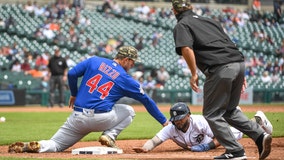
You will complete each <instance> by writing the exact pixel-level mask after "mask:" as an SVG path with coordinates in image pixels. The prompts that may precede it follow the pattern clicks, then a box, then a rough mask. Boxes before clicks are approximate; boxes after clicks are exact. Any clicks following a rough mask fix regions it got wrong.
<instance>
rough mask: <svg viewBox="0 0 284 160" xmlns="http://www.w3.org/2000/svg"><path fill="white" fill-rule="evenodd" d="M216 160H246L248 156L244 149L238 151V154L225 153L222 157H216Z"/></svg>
mask: <svg viewBox="0 0 284 160" xmlns="http://www.w3.org/2000/svg"><path fill="white" fill-rule="evenodd" d="M214 159H219V160H226V159H234V160H246V159H247V156H246V154H245V151H244V150H243V149H242V150H240V151H237V152H232V153H224V154H222V155H220V156H217V157H214Z"/></svg>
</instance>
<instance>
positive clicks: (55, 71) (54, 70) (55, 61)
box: [47, 56, 67, 76]
mask: <svg viewBox="0 0 284 160" xmlns="http://www.w3.org/2000/svg"><path fill="white" fill-rule="evenodd" d="M47 67H48V68H49V70H50V72H51V75H52V76H62V75H63V74H64V71H65V69H67V63H66V60H65V59H64V58H63V57H61V56H60V57H57V56H53V57H51V58H50V60H49V63H48V66H47Z"/></svg>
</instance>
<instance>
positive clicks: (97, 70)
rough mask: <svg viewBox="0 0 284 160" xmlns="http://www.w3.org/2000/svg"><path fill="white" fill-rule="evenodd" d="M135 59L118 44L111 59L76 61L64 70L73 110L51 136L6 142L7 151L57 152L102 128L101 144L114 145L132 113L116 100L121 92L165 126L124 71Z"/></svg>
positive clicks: (132, 50)
mask: <svg viewBox="0 0 284 160" xmlns="http://www.w3.org/2000/svg"><path fill="white" fill-rule="evenodd" d="M137 60H138V51H137V50H136V49H135V48H134V47H132V46H122V47H120V48H119V50H118V53H117V54H116V56H115V58H114V59H113V60H111V59H107V58H102V57H98V56H93V57H91V58H89V59H87V60H84V61H82V62H81V63H79V64H77V65H76V66H75V67H73V68H72V69H71V70H69V72H68V82H69V87H70V92H71V96H70V100H69V108H73V112H72V113H71V114H70V116H69V117H68V119H67V120H66V122H65V123H64V124H63V125H62V126H61V127H60V128H59V130H58V131H57V132H56V133H55V134H54V135H53V137H52V138H51V139H49V140H41V141H32V142H16V143H13V144H11V145H10V146H9V148H8V152H10V153H22V152H35V153H41V152H61V151H64V150H66V149H67V148H69V147H71V146H72V145H74V144H75V143H76V142H78V141H80V140H81V139H82V138H83V137H84V136H86V135H87V134H89V133H91V132H102V135H101V136H100V137H99V142H101V144H102V145H106V146H108V147H117V146H116V144H115V140H116V138H117V136H118V135H119V134H120V132H121V131H122V130H124V129H125V128H126V127H127V126H128V125H129V124H130V123H131V122H132V120H133V118H134V116H135V112H134V109H133V108H132V107H131V106H129V105H125V104H117V103H116V102H117V101H118V100H119V99H120V98H122V97H124V96H127V97H130V98H133V99H135V100H137V101H139V102H141V103H142V104H143V105H144V106H145V108H146V109H147V111H148V112H149V113H150V114H151V115H152V116H153V117H154V118H155V119H156V120H157V121H158V122H159V123H160V124H162V125H163V126H166V125H167V124H168V120H167V118H166V117H165V116H164V115H163V114H162V113H161V111H160V110H159V109H158V107H157V105H156V104H155V102H154V101H153V100H152V99H151V98H150V97H148V96H147V94H145V93H144V91H143V89H142V87H141V86H140V84H139V83H138V81H136V80H135V79H133V78H132V76H130V75H129V74H128V73H127V71H129V69H130V68H132V67H133V66H134V64H135V62H136V61H137ZM80 77H82V80H81V82H80V87H79V88H78V87H77V83H78V81H79V78H80Z"/></svg>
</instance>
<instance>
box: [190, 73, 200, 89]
mask: <svg viewBox="0 0 284 160" xmlns="http://www.w3.org/2000/svg"><path fill="white" fill-rule="evenodd" d="M190 86H191V89H192V90H194V91H195V92H199V87H198V75H197V74H196V75H192V76H191V78H190Z"/></svg>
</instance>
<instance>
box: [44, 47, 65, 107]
mask: <svg viewBox="0 0 284 160" xmlns="http://www.w3.org/2000/svg"><path fill="white" fill-rule="evenodd" d="M47 67H48V69H49V75H50V79H49V106H48V107H51V108H52V107H53V106H54V103H55V91H56V88H58V92H59V100H58V103H59V107H61V108H62V107H64V92H65V82H66V80H67V70H68V69H67V68H68V66H67V63H66V60H65V58H63V57H61V55H60V50H59V48H56V49H55V51H54V55H53V56H52V57H51V58H50V59H49V63H48V66H47Z"/></svg>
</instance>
